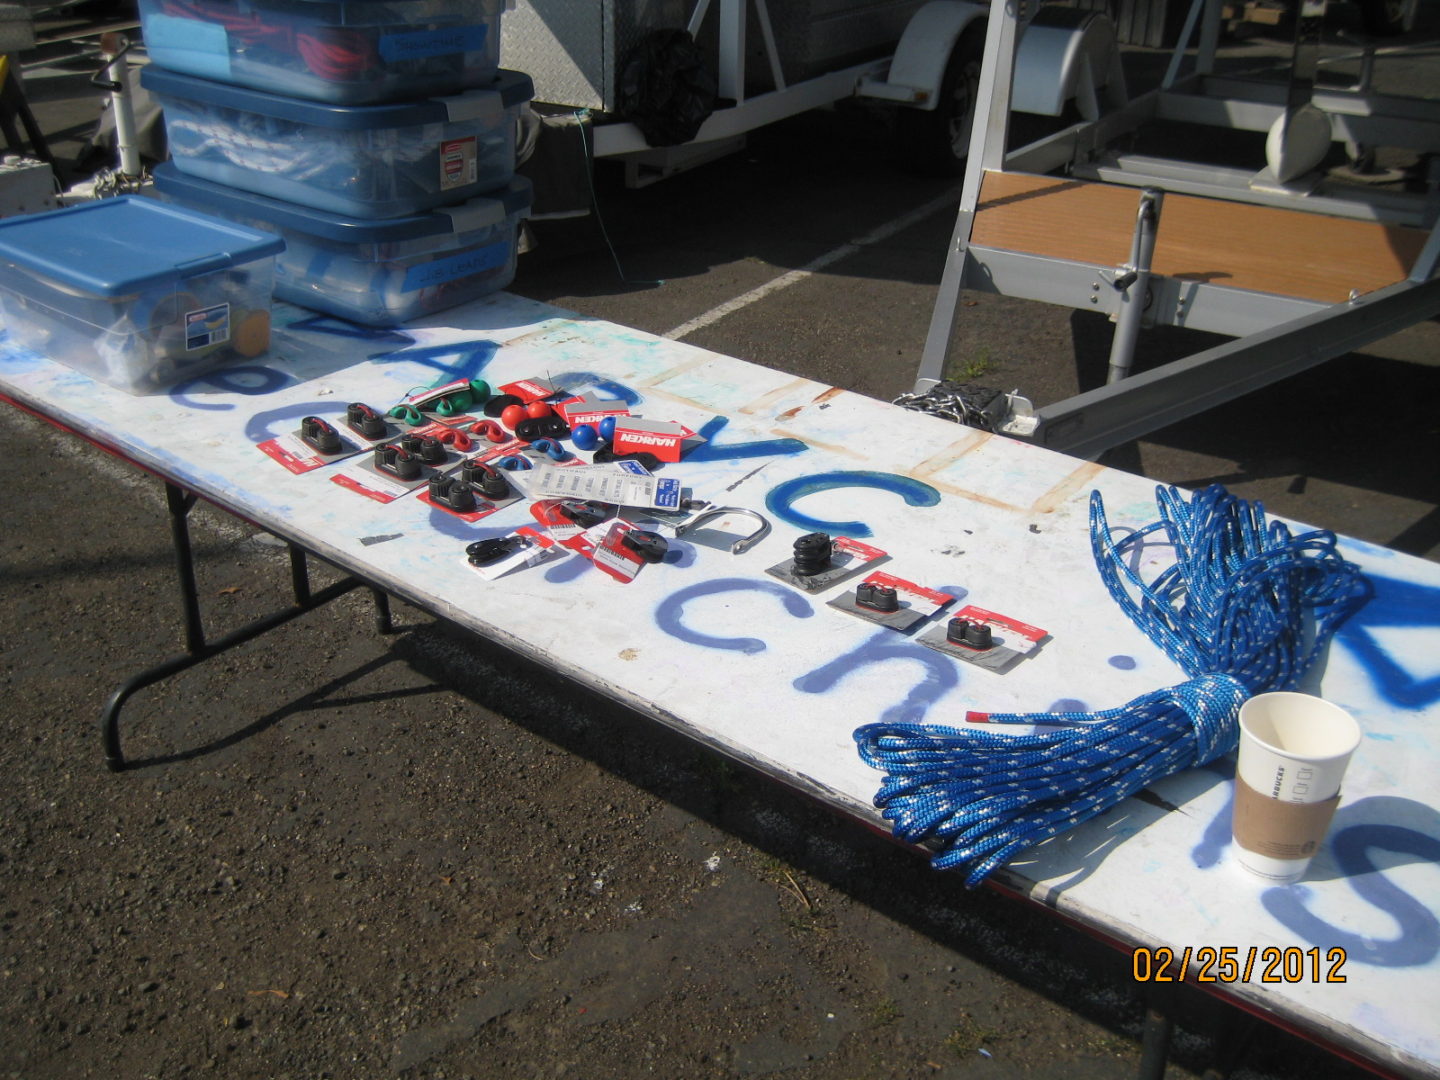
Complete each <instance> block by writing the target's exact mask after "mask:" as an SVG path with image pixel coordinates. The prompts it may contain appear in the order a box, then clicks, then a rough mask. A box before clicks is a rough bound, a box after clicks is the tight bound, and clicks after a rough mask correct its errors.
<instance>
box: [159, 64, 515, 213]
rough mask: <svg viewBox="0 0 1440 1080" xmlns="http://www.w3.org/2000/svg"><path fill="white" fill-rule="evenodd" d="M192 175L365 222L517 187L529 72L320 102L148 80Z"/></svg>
mask: <svg viewBox="0 0 1440 1080" xmlns="http://www.w3.org/2000/svg"><path fill="white" fill-rule="evenodd" d="M140 83H141V85H142V86H144V87H145V88H146V89H148V90H150V91H151V92H152V93H153V94H154V95H155V97H156V99H157V100H158V101H159V102H160V105H161V106H162V108H163V109H164V111H165V131H166V134H167V136H168V137H169V143H170V156H171V159H172V160H173V161H174V163H175V167H176V168H177V169H179V170H180V171H181V172H184V173H188V174H189V175H191V176H198V177H200V178H201V179H203V180H213V181H215V182H216V183H219V184H226V185H228V186H230V187H235V188H240V189H242V190H244V191H253V192H254V193H255V194H257V195H268V196H270V197H271V198H274V199H279V200H281V201H282V202H292V203H298V204H299V205H301V206H313V207H314V208H315V209H317V210H326V211H329V212H330V213H332V214H340V215H342V216H345V217H358V218H389V217H405V216H407V215H410V214H418V213H422V212H423V211H426V210H430V209H433V208H434V207H436V206H440V205H442V204H447V203H457V202H464V201H465V200H466V199H471V198H474V197H475V196H476V195H483V194H484V193H485V192H486V191H491V190H493V189H495V188H497V187H501V186H503V185H504V184H507V183H509V182H510V178H511V176H513V175H514V173H515V133H516V128H517V126H518V123H519V114H520V109H521V107H522V106H523V105H524V103H525V102H527V101H529V100H530V96H531V94H532V93H533V92H534V91H533V88H532V86H531V83H530V78H529V76H528V75H524V74H521V73H519V72H514V71H502V72H501V73H500V75H499V77H498V78H497V79H496V81H495V83H494V84H493V85H492V86H491V87H489V88H486V89H482V90H467V91H465V92H464V93H463V94H456V95H454V96H452V97H444V98H430V99H427V100H424V101H415V102H407V103H404V104H395V105H324V104H321V103H319V102H314V101H300V100H298V99H296V98H289V97H281V96H280V95H278V94H267V93H263V92H261V91H259V90H246V89H244V88H242V87H238V86H228V85H226V84H224V83H217V82H211V81H209V80H208V79H197V78H195V77H194V76H193V75H180V74H177V73H175V72H173V71H162V70H160V69H159V68H157V67H155V66H154V65H153V64H152V65H151V66H149V67H147V68H145V69H144V70H143V71H142V72H141V74H140Z"/></svg>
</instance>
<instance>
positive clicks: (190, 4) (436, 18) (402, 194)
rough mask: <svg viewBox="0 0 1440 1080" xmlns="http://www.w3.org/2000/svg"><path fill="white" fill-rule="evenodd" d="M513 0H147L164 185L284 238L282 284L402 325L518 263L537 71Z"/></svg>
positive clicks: (295, 294)
mask: <svg viewBox="0 0 1440 1080" xmlns="http://www.w3.org/2000/svg"><path fill="white" fill-rule="evenodd" d="M505 2H506V0H467V2H466V3H465V4H457V3H455V2H454V0H383V2H382V0H140V18H141V25H142V33H143V36H144V38H145V43H146V48H147V50H148V51H149V54H150V58H151V61H152V63H151V65H150V66H149V67H147V68H146V69H145V70H144V71H143V72H142V74H141V83H142V85H144V86H145V87H146V88H147V89H148V90H150V92H151V93H152V94H153V95H154V96H155V98H156V100H157V101H158V102H159V103H160V105H161V107H162V108H163V110H164V115H165V128H166V134H167V136H168V139H169V144H170V155H171V161H170V162H169V163H167V164H165V165H162V166H160V167H159V168H157V169H156V171H155V186H156V188H157V190H158V191H159V192H160V193H161V194H163V195H165V196H167V197H169V198H171V199H174V200H175V201H177V202H179V203H181V204H182V205H187V206H192V207H194V208H195V209H198V210H201V211H204V212H207V213H213V214H217V215H219V216H221V217H225V218H228V219H231V220H234V221H239V222H243V223H245V224H247V225H249V226H253V227H257V228H261V229H264V230H266V231H269V232H274V233H278V234H279V235H281V236H283V237H284V239H285V242H286V251H285V253H284V254H283V255H281V256H280V259H279V262H278V264H277V266H276V272H275V296H276V297H277V298H279V299H282V300H289V301H291V302H293V303H296V304H300V305H302V306H305V307H309V308H314V309H316V310H319V311H325V312H328V313H330V314H333V315H338V316H340V317H341V318H344V319H349V320H351V321H353V322H359V323H364V324H368V325H373V326H391V325H395V324H398V323H401V322H406V321H408V320H410V319H414V318H417V317H419V316H422V315H425V314H428V313H430V312H434V311H439V310H442V309H444V308H447V307H452V306H454V305H456V304H459V303H463V302H465V301H468V300H471V299H474V298H476V297H478V296H483V295H485V294H486V293H489V292H493V291H495V290H497V289H502V288H504V287H505V286H506V285H508V284H509V283H510V281H511V279H512V278H513V277H514V274H515V255H516V250H515V249H516V240H517V233H518V229H519V223H520V220H521V219H522V218H523V217H525V216H526V215H527V214H528V212H529V207H530V188H529V184H528V182H527V181H525V180H524V179H523V178H521V177H517V176H516V175H515V148H516V129H517V126H518V120H519V113H520V110H521V109H522V108H523V107H524V104H525V102H527V101H529V100H530V97H531V96H532V94H533V92H534V91H533V87H532V84H531V82H530V79H529V77H528V76H526V75H524V74H521V73H519V72H513V71H502V70H500V69H499V56H500V19H501V16H502V14H503V10H504V6H505Z"/></svg>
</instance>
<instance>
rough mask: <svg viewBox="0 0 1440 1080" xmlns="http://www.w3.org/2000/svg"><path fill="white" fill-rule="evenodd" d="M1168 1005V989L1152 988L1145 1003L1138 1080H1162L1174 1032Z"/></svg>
mask: <svg viewBox="0 0 1440 1080" xmlns="http://www.w3.org/2000/svg"><path fill="white" fill-rule="evenodd" d="M1170 1005H1171V995H1170V991H1169V988H1168V987H1167V988H1165V989H1163V990H1162V989H1160V988H1159V986H1158V985H1157V986H1152V987H1151V989H1150V995H1149V998H1148V1000H1147V1001H1146V1002H1145V1033H1144V1034H1143V1035H1142V1036H1141V1038H1140V1067H1139V1069H1137V1070H1136V1073H1135V1075H1136V1077H1137V1078H1138V1080H1163V1078H1164V1076H1165V1059H1166V1058H1168V1057H1169V1056H1170V1036H1171V1034H1172V1033H1173V1032H1174V1030H1175V1020H1174V1018H1173V1017H1171V1015H1170Z"/></svg>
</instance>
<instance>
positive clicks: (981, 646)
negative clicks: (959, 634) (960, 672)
mask: <svg viewBox="0 0 1440 1080" xmlns="http://www.w3.org/2000/svg"><path fill="white" fill-rule="evenodd" d="M963 644H964V645H965V647H966V648H967V649H976V650H978V651H979V652H984V651H985V650H986V649H993V648H994V647H995V639H994V637H993V636H992V635H991V632H990V626H989V624H988V623H983V622H972V623H971V624H970V625H969V626H967V627H965V641H964V643H963Z"/></svg>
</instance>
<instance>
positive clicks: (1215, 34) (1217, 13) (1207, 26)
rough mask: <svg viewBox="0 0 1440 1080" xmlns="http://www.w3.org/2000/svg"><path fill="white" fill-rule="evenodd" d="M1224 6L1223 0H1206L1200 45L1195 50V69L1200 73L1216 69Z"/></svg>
mask: <svg viewBox="0 0 1440 1080" xmlns="http://www.w3.org/2000/svg"><path fill="white" fill-rule="evenodd" d="M1223 8H1224V3H1223V2H1222V0H1205V11H1204V12H1203V14H1202V15H1201V17H1200V47H1199V48H1198V49H1197V50H1196V51H1195V71H1196V72H1197V73H1198V74H1200V75H1209V74H1210V73H1211V72H1212V71H1214V70H1215V50H1216V49H1217V48H1219V46H1220V19H1221V15H1222V14H1223Z"/></svg>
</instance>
